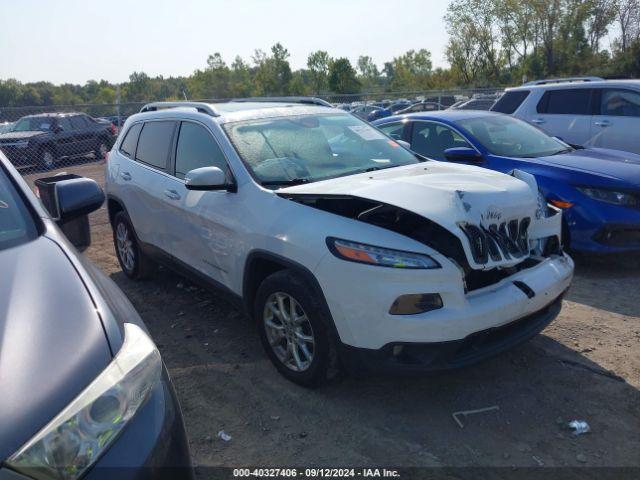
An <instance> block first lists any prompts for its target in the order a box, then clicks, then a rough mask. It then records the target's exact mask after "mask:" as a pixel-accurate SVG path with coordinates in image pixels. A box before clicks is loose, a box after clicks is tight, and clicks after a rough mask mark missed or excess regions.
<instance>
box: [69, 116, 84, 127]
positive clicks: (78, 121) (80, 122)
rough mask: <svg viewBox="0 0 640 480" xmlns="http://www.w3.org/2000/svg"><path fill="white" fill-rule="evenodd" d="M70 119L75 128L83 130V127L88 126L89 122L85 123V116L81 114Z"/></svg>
mask: <svg viewBox="0 0 640 480" xmlns="http://www.w3.org/2000/svg"><path fill="white" fill-rule="evenodd" d="M69 120H71V126H72V127H73V129H74V130H82V129H83V128H87V124H86V123H85V121H84V118H82V117H81V116H79V115H76V116H75V117H71V118H70V119H69Z"/></svg>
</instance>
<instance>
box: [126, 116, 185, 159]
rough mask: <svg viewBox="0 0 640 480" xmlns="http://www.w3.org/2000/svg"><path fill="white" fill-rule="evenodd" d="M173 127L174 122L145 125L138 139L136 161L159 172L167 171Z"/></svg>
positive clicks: (174, 125)
mask: <svg viewBox="0 0 640 480" xmlns="http://www.w3.org/2000/svg"><path fill="white" fill-rule="evenodd" d="M175 127H176V123H175V122H147V123H145V124H144V126H143V127H142V132H140V138H139V139H138V148H137V149H136V157H135V158H136V160H138V161H140V162H142V163H146V164H147V165H150V166H152V167H155V168H157V169H160V170H167V163H168V161H169V151H170V147H171V144H172V142H173V132H174V130H175Z"/></svg>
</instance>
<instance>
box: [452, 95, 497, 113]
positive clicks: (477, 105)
mask: <svg viewBox="0 0 640 480" xmlns="http://www.w3.org/2000/svg"><path fill="white" fill-rule="evenodd" d="M494 103H496V98H495V97H480V98H472V99H470V100H467V101H466V102H462V103H460V104H457V105H455V104H454V105H453V106H451V107H450V108H451V109H452V110H490V109H491V107H493V104H494Z"/></svg>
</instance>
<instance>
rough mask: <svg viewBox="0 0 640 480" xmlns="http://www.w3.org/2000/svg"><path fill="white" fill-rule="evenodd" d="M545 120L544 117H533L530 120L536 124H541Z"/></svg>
mask: <svg viewBox="0 0 640 480" xmlns="http://www.w3.org/2000/svg"><path fill="white" fill-rule="evenodd" d="M545 121H546V120H545V119H544V118H534V119H533V120H531V123H535V124H536V125H542V124H543V123H544V122H545Z"/></svg>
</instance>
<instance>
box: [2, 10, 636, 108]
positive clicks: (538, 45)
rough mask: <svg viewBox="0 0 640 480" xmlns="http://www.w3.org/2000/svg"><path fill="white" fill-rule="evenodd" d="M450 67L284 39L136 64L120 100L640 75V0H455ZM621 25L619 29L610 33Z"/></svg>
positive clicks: (93, 94)
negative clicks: (145, 67) (248, 52)
mask: <svg viewBox="0 0 640 480" xmlns="http://www.w3.org/2000/svg"><path fill="white" fill-rule="evenodd" d="M444 20H445V23H446V26H447V31H448V33H449V38H450V39H449V43H448V45H447V48H446V57H447V60H448V62H449V64H450V66H449V67H448V68H445V69H442V68H433V64H432V60H431V52H430V51H429V50H427V49H420V50H409V51H408V52H406V53H404V54H403V55H400V56H398V57H396V58H393V59H392V60H390V61H388V62H385V63H384V64H383V65H382V66H379V65H376V63H375V62H374V61H373V59H372V58H371V57H370V56H366V55H363V56H360V57H359V58H358V59H357V62H356V63H355V65H353V64H352V63H351V62H350V61H349V59H347V58H332V57H331V56H330V55H329V53H328V52H326V51H323V50H318V51H315V52H311V53H310V54H309V56H308V58H307V64H306V68H301V69H299V70H295V71H294V70H292V69H291V66H290V64H289V52H288V50H287V49H286V48H285V47H284V46H283V45H282V44H280V43H276V44H275V45H273V46H272V47H271V49H270V50H269V51H268V52H265V51H262V50H256V51H255V52H254V54H253V56H252V57H251V59H250V61H246V60H245V59H243V58H241V57H239V56H237V57H236V58H235V59H234V60H233V62H232V63H231V64H227V63H226V62H225V60H224V59H223V58H222V56H221V55H220V54H219V53H214V54H213V55H210V56H209V58H208V59H207V62H206V66H205V67H204V68H202V69H198V70H196V71H195V72H193V73H192V74H191V75H189V76H185V77H170V78H165V77H162V76H158V77H149V76H148V75H147V74H145V73H143V72H134V73H132V74H131V75H130V76H129V80H128V81H127V82H124V83H122V84H121V85H120V102H121V103H128V102H144V101H147V100H166V99H184V98H188V99H211V98H218V99H224V98H233V97H247V96H259V95H323V94H330V93H334V94H349V93H360V92H400V91H421V90H430V89H446V88H456V87H483V86H506V85H513V84H519V83H520V82H521V81H522V80H523V79H534V78H543V77H549V76H564V75H601V76H605V77H636V78H637V77H640V0H453V1H452V2H451V4H450V5H449V8H448V11H447V14H446V16H445V18H444ZM611 35H613V36H614V37H615V38H614V40H613V41H612V42H609V38H610V37H611ZM116 97H117V87H116V85H114V84H112V83H109V82H107V81H104V80H101V81H99V82H98V81H93V80H92V81H89V82H87V83H86V84H85V85H73V84H63V85H53V84H52V83H49V82H35V83H21V82H18V81H17V80H11V79H9V80H0V106H4V107H12V106H16V107H18V106H47V105H73V104H83V103H87V104H112V103H115V102H116V101H117V98H116Z"/></svg>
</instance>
